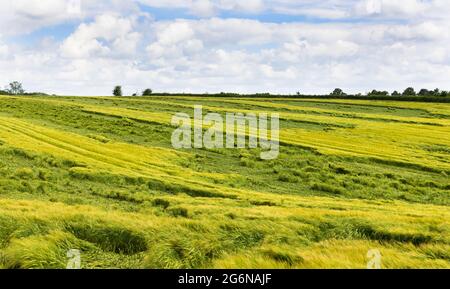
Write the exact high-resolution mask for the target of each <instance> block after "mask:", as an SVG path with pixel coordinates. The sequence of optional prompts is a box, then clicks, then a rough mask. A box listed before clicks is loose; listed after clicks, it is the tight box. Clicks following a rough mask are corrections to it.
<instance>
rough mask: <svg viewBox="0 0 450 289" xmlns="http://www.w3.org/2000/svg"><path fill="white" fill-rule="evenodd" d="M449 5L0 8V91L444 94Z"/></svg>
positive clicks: (69, 4)
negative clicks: (19, 86) (411, 90)
mask: <svg viewBox="0 0 450 289" xmlns="http://www.w3.org/2000/svg"><path fill="white" fill-rule="evenodd" d="M448 15H450V1H448V0H322V1H318V0H314V1H313V0H271V1H268V0H241V1H240V0H185V1H183V0H40V1H35V0H2V5H1V7H0V88H1V87H4V86H6V85H7V84H8V83H9V82H11V81H20V82H22V83H23V86H24V88H25V89H26V90H27V91H40V92H46V93H52V94H60V95H111V93H112V89H113V87H114V86H115V85H122V86H123V89H124V93H125V94H132V93H135V92H140V91H142V90H143V89H145V88H152V89H153V90H154V91H158V92H193V93H204V92H209V93H215V92H222V91H223V92H239V93H258V92H271V93H284V94H294V93H296V92H301V93H305V94H310V93H313V94H321V93H329V92H331V91H332V90H333V89H334V88H336V87H340V88H342V89H343V90H344V91H346V92H348V93H358V92H361V93H364V92H367V91H370V90H372V89H379V90H389V91H393V90H399V91H401V90H404V89H405V88H406V87H409V86H413V87H415V88H416V89H420V88H427V89H434V88H437V87H438V88H441V89H445V90H450V17H449V16H448Z"/></svg>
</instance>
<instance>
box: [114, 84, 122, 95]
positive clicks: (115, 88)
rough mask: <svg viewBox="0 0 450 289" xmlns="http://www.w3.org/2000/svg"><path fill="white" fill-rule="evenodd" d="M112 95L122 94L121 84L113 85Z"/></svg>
mask: <svg viewBox="0 0 450 289" xmlns="http://www.w3.org/2000/svg"><path fill="white" fill-rule="evenodd" d="M113 95H114V96H122V86H120V85H117V86H116V87H114V90H113Z"/></svg>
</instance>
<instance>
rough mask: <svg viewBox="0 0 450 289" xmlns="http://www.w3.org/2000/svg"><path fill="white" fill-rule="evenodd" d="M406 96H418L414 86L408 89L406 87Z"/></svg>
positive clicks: (404, 93)
mask: <svg viewBox="0 0 450 289" xmlns="http://www.w3.org/2000/svg"><path fill="white" fill-rule="evenodd" d="M403 95H404V96H416V91H415V90H414V88H412V87H408V88H407V89H405V91H404V92H403Z"/></svg>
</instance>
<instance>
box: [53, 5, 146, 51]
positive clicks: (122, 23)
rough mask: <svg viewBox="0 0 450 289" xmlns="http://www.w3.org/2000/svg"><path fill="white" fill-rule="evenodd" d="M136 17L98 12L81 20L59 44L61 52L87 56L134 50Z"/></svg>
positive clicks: (137, 38) (138, 37)
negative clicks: (85, 19)
mask: <svg viewBox="0 0 450 289" xmlns="http://www.w3.org/2000/svg"><path fill="white" fill-rule="evenodd" d="M135 25H136V18H135V17H133V16H132V17H130V18H123V17H120V16H117V15H114V14H104V15H100V16H97V17H96V18H95V21H94V22H93V23H90V24H84V23H83V24H81V25H80V26H79V27H78V28H77V30H76V31H75V32H74V33H73V34H72V35H70V36H69V37H68V38H67V39H66V40H65V41H64V42H63V43H62V45H61V50H62V53H63V55H64V56H66V57H72V58H87V57H92V56H107V55H108V54H110V53H114V54H133V53H134V52H135V51H136V47H137V44H138V41H139V40H140V37H141V35H140V33H139V32H135V31H133V29H134V26H135Z"/></svg>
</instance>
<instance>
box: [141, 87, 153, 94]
mask: <svg viewBox="0 0 450 289" xmlns="http://www.w3.org/2000/svg"><path fill="white" fill-rule="evenodd" d="M152 94H153V90H151V89H150V88H147V89H146V90H144V91H143V92H142V96H151V95H152Z"/></svg>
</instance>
